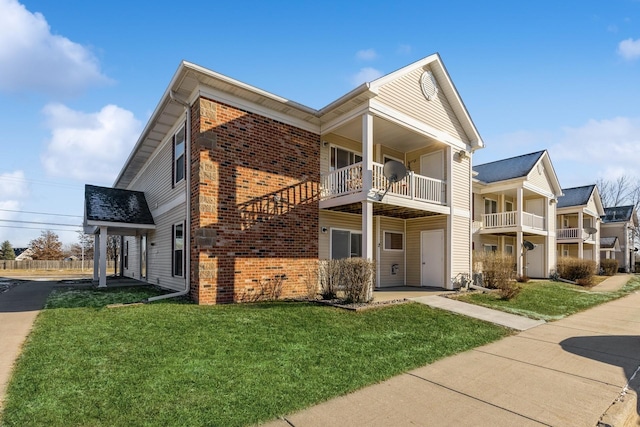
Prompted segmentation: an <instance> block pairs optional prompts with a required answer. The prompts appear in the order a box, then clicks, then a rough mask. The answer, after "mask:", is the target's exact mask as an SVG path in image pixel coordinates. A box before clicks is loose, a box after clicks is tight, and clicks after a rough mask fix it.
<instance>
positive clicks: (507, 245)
mask: <svg viewBox="0 0 640 427" xmlns="http://www.w3.org/2000/svg"><path fill="white" fill-rule="evenodd" d="M507 248H511V253H510V254H509V252H507ZM514 249H515V248H514V245H510V244H505V245H504V253H505V254H509V255H515V254H516V252H515V251H514Z"/></svg>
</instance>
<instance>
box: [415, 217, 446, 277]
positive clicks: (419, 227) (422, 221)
mask: <svg viewBox="0 0 640 427" xmlns="http://www.w3.org/2000/svg"><path fill="white" fill-rule="evenodd" d="M423 230H444V240H445V241H444V250H445V257H444V260H445V261H444V262H445V263H447V262H448V260H447V256H446V254H447V253H449V251H448V247H449V242H448V236H449V234H448V233H447V217H446V216H445V215H434V216H429V217H425V218H417V219H409V220H407V233H406V235H405V241H406V249H405V250H406V252H407V286H420V285H421V283H420V273H421V271H420V267H421V260H420V249H421V248H420V232H421V231H423ZM444 271H445V272H446V271H447V269H446V265H445V269H444ZM445 280H447V278H446V277H445Z"/></svg>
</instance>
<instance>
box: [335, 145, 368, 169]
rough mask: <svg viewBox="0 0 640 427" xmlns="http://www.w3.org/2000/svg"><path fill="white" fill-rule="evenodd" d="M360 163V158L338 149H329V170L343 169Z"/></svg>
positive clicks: (357, 155)
mask: <svg viewBox="0 0 640 427" xmlns="http://www.w3.org/2000/svg"><path fill="white" fill-rule="evenodd" d="M361 161H362V156H361V155H359V154H356V153H354V152H353V151H347V150H345V149H342V148H340V147H335V146H334V147H331V170H332V171H333V170H336V169H340V168H344V167H346V166H349V165H352V164H354V163H358V162H361Z"/></svg>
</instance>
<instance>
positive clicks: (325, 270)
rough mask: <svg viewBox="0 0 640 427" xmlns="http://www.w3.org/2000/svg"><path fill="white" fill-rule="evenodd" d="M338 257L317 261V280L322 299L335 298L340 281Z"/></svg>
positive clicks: (339, 261)
mask: <svg viewBox="0 0 640 427" xmlns="http://www.w3.org/2000/svg"><path fill="white" fill-rule="evenodd" d="M340 263H341V260H339V259H325V260H321V261H319V262H318V279H319V280H318V281H319V283H320V295H322V298H324V299H335V298H336V297H337V294H338V285H339V283H340V274H341V271H340Z"/></svg>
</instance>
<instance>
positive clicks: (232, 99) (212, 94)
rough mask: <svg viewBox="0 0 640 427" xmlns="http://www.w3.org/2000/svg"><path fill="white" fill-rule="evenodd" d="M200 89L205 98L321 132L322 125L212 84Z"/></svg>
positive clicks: (310, 130)
mask: <svg viewBox="0 0 640 427" xmlns="http://www.w3.org/2000/svg"><path fill="white" fill-rule="evenodd" d="M198 90H199V95H201V96H204V97H205V98H211V99H213V100H215V101H220V102H223V103H225V104H229V105H231V106H232V107H234V108H238V109H241V110H246V111H251V112H252V113H255V114H259V115H261V116H264V117H267V118H270V119H273V120H277V121H279V122H282V123H285V124H288V125H291V126H295V127H297V128H299V129H303V130H306V131H308V132H312V133H315V134H320V126H318V125H314V124H313V123H309V122H307V121H304V120H300V119H297V118H295V117H291V116H289V115H286V114H283V113H280V112H278V111H275V110H272V109H270V108H266V107H264V106H262V105H258V104H256V103H253V102H251V101H247V100H246V99H242V98H239V97H237V96H234V95H231V94H230V93H227V92H222V91H220V90H218V89H214V88H212V87H210V86H204V85H202V84H200V85H199V86H198Z"/></svg>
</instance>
